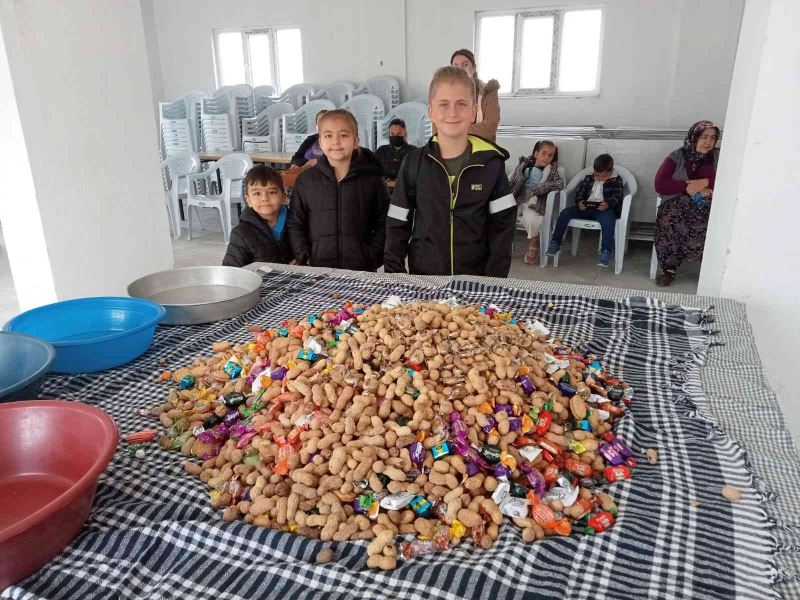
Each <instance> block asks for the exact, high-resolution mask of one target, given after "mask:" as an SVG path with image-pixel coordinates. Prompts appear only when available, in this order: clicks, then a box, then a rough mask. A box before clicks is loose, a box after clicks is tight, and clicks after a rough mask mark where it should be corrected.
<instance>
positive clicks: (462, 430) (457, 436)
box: [450, 410, 468, 443]
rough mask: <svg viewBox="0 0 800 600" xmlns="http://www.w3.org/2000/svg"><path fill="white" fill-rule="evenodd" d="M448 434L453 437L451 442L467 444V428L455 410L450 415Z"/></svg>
mask: <svg viewBox="0 0 800 600" xmlns="http://www.w3.org/2000/svg"><path fill="white" fill-rule="evenodd" d="M450 432H451V434H452V436H453V441H460V442H463V443H467V439H468V438H467V426H466V425H465V424H464V421H463V420H462V419H461V414H460V413H459V412H458V411H457V410H454V411H453V412H451V413H450Z"/></svg>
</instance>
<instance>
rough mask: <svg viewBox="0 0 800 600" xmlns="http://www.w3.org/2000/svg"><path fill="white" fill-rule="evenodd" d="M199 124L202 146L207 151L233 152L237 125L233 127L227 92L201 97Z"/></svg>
mask: <svg viewBox="0 0 800 600" xmlns="http://www.w3.org/2000/svg"><path fill="white" fill-rule="evenodd" d="M200 125H201V128H202V133H203V147H204V148H205V149H206V150H207V151H208V152H233V151H234V150H235V149H236V138H237V135H236V131H237V129H238V127H237V128H234V124H233V120H232V118H231V105H230V100H229V97H228V95H227V94H225V93H222V94H217V95H216V96H212V97H211V98H203V100H202V101H201V105H200Z"/></svg>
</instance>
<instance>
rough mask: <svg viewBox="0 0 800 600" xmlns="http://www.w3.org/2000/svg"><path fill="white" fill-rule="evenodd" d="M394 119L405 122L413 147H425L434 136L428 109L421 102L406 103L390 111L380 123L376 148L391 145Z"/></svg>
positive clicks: (409, 140)
mask: <svg viewBox="0 0 800 600" xmlns="http://www.w3.org/2000/svg"><path fill="white" fill-rule="evenodd" d="M392 119H403V121H405V124H406V133H407V134H408V135H407V139H408V143H409V144H411V145H412V146H424V145H425V144H426V143H427V141H428V139H429V138H430V137H431V135H432V134H433V126H432V125H431V121H430V119H429V118H428V107H427V106H426V105H424V104H422V103H421V102H404V103H403V104H398V105H397V106H395V107H394V108H393V109H392V110H390V111H389V113H388V114H387V115H386V116H385V117H384V118H383V119H382V120H381V121H380V122H379V123H378V138H377V141H376V142H375V146H376V147H378V146H383V145H384V144H388V143H389V123H391V122H392Z"/></svg>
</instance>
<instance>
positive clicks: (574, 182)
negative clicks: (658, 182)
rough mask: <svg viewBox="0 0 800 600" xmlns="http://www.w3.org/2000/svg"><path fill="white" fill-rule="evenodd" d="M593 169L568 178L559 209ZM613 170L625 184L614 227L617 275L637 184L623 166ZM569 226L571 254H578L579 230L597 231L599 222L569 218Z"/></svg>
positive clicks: (555, 261)
mask: <svg viewBox="0 0 800 600" xmlns="http://www.w3.org/2000/svg"><path fill="white" fill-rule="evenodd" d="M593 171H594V170H593V169H592V167H587V168H585V169H583V170H582V171H581V172H580V173H578V174H577V175H575V176H574V177H573V178H572V179H571V180H570V182H569V184H568V185H567V187H566V188H565V189H564V191H562V192H561V206H560V210H564V209H565V208H566V207H567V197H572V196H574V195H575V189H576V188H577V187H578V184H579V183H580V182H581V180H582V179H583V178H584V177H586V176H587V175H591V174H592V173H593ZM614 171H615V173H616V174H617V175H620V176H621V177H622V181H623V184H624V186H625V187H624V194H625V195H624V197H623V200H622V214H621V215H620V216H619V217H618V218H617V223H616V226H615V228H614V273H615V274H617V275H619V274H620V273H621V272H622V262H623V260H624V258H625V246H626V241H627V236H628V215H629V214H630V211H631V202H632V200H633V197H634V196H635V195H636V192H637V190H638V185H637V184H636V178H635V177H634V176H633V173H631V172H630V171H629V170H628V169H626V168H625V167H620V166H615V167H614ZM569 228H570V230H571V231H572V256H576V255H577V254H578V244H579V243H580V236H581V230H582V229H594V230H596V231H599V230H600V223H599V222H598V221H592V220H588V219H571V220H570V222H569ZM544 264H545V265H546V264H547V256H546V255H545V256H544ZM543 266H544V265H543ZM553 266H554V267H557V266H558V254H556V255H555V256H554V257H553Z"/></svg>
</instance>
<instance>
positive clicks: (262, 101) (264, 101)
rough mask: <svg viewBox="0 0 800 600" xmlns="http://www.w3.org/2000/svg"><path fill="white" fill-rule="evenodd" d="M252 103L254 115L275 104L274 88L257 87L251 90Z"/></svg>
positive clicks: (268, 86) (267, 86) (266, 86)
mask: <svg viewBox="0 0 800 600" xmlns="http://www.w3.org/2000/svg"><path fill="white" fill-rule="evenodd" d="M253 102H254V103H255V106H256V114H258V113H260V112H261V111H262V110H264V109H266V108H269V107H270V106H272V105H273V104H275V102H276V100H275V88H274V87H272V86H271V85H259V86H256V87H254V88H253Z"/></svg>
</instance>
